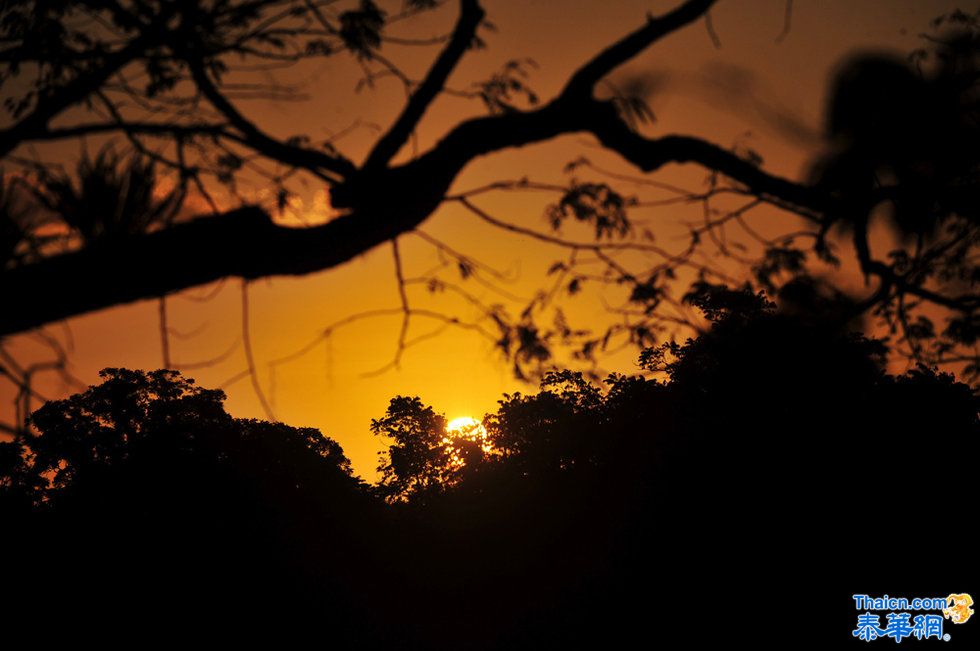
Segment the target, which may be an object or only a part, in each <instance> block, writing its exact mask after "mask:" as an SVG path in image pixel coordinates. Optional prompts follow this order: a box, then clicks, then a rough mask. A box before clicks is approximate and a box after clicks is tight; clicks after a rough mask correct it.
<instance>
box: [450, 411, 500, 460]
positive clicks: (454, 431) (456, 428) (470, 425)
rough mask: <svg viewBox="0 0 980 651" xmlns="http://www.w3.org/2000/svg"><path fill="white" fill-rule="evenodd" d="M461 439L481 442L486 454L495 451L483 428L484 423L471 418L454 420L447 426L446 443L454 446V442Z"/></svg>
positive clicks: (461, 417) (462, 417) (465, 417)
mask: <svg viewBox="0 0 980 651" xmlns="http://www.w3.org/2000/svg"><path fill="white" fill-rule="evenodd" d="M460 439H462V440H466V441H477V442H479V443H480V448H481V449H482V450H483V451H484V452H487V453H489V452H491V451H493V446H492V445H491V444H490V441H489V438H488V436H487V430H486V428H485V427H483V423H481V422H480V421H478V420H477V419H475V418H472V417H470V416H460V417H459V418H454V419H453V420H451V421H449V423H448V424H447V425H446V439H445V442H446V443H448V444H449V445H452V443H453V441H458V440H460Z"/></svg>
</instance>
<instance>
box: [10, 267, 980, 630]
mask: <svg viewBox="0 0 980 651" xmlns="http://www.w3.org/2000/svg"><path fill="white" fill-rule="evenodd" d="M690 300H691V301H692V302H693V303H695V304H696V305H698V306H699V307H700V308H701V309H702V310H703V311H704V312H705V313H706V314H707V315H708V316H709V318H710V319H711V321H712V327H711V329H710V330H709V331H708V332H706V333H705V334H703V335H701V336H700V337H698V338H696V339H691V340H688V341H686V342H684V343H683V344H671V345H666V346H663V347H661V348H658V349H652V350H648V351H647V352H646V353H645V354H644V356H643V358H642V363H643V365H644V366H645V367H646V368H647V369H648V370H650V371H659V372H662V375H661V376H659V377H657V378H654V379H644V378H642V377H625V376H612V377H610V378H609V379H608V380H607V387H606V388H605V389H604V390H600V388H598V387H596V386H594V385H592V384H590V383H589V382H588V381H586V380H585V379H583V377H582V376H581V375H578V374H575V373H570V372H559V373H554V374H551V375H549V376H548V377H547V378H545V381H544V382H543V384H542V388H541V391H540V392H539V393H538V394H536V395H520V394H518V395H511V396H505V397H504V399H503V400H501V403H500V407H499V409H498V410H497V412H496V413H495V414H492V415H489V416H488V417H487V418H486V419H485V424H486V426H487V430H488V440H489V441H490V442H491V443H492V444H493V445H494V450H493V451H492V453H484V454H473V455H470V456H465V457H463V463H462V464H461V463H460V462H459V461H460V457H459V456H457V457H455V458H452V455H451V454H448V453H447V451H446V446H447V445H451V444H452V442H451V439H449V438H447V437H446V436H445V434H444V432H439V431H438V430H439V428H440V427H444V420H443V419H442V418H441V417H440V416H439V415H438V414H437V413H436V412H434V411H433V410H431V409H430V408H427V407H425V405H423V404H422V403H421V402H420V401H419V400H417V399H410V398H397V399H395V400H393V401H392V407H391V408H390V409H389V410H388V413H387V414H386V415H385V416H384V417H383V418H381V419H379V420H377V421H374V429H375V430H376V431H377V432H378V433H381V434H386V435H389V436H392V438H393V445H392V448H391V450H390V452H389V455H388V456H387V457H385V458H383V459H382V468H383V469H384V468H389V469H391V471H390V472H389V473H388V474H387V475H384V477H383V480H382V485H381V486H382V488H381V490H378V489H376V488H374V487H369V486H367V485H365V484H363V483H361V482H359V481H358V480H357V479H355V478H353V477H351V475H350V469H349V465H348V463H347V461H346V458H345V457H344V456H343V452H342V451H341V450H340V448H339V446H337V445H336V443H334V442H332V441H330V440H329V439H326V438H323V437H322V436H321V435H320V434H319V433H318V432H316V431H314V430H309V429H297V428H292V427H289V426H286V425H283V424H280V423H265V422H260V421H248V420H240V419H234V418H232V417H231V416H229V415H228V414H227V413H225V412H224V410H223V407H222V404H221V401H222V398H223V396H222V394H221V393H220V392H218V391H209V390H205V389H201V388H199V387H196V386H195V385H193V384H192V383H191V382H190V381H188V380H185V379H183V378H181V377H180V376H179V375H178V374H176V373H173V372H166V371H157V372H153V373H141V372H136V371H124V370H107V371H106V372H105V373H104V378H105V381H104V382H103V384H101V385H99V386H97V387H93V388H91V389H89V391H87V392H85V393H83V394H79V395H76V396H73V397H72V398H69V399H67V400H64V401H56V402H52V403H49V404H47V405H45V406H44V407H43V408H41V409H40V410H38V411H37V412H35V414H34V415H33V417H32V421H33V423H34V425H35V427H36V428H37V430H38V431H39V434H38V435H37V436H34V437H31V438H29V439H24V440H22V441H20V442H18V443H17V444H9V445H6V446H4V447H3V448H2V449H0V463H2V464H3V466H2V476H3V477H4V480H3V482H2V483H0V487H2V493H0V495H2V498H3V501H2V504H3V507H4V509H5V512H6V513H8V514H9V516H5V518H7V519H6V521H7V522H11V523H17V525H18V526H16V527H13V528H11V529H10V531H12V532H13V534H12V535H8V536H7V538H6V539H5V541H4V542H5V543H8V544H9V543H14V544H16V546H15V547H13V548H12V549H14V550H15V552H14V554H8V555H7V556H5V558H6V559H7V560H8V568H10V569H9V571H8V575H9V576H11V577H12V579H11V583H10V585H12V586H17V587H16V589H14V590H12V591H11V594H14V595H18V599H16V604H15V605H16V606H19V607H21V609H22V610H23V611H24V612H25V613H27V615H32V616H35V617H41V618H43V619H45V620H50V621H53V622H58V623H59V625H64V623H65V622H75V623H76V624H77V625H85V623H86V622H88V623H90V622H92V621H99V622H103V623H105V624H106V625H111V627H112V629H113V630H116V631H118V630H131V631H134V634H142V635H146V634H147V633H146V632H147V631H159V630H167V631H172V632H180V633H181V634H183V633H186V632H187V631H189V630H191V627H192V625H193V626H204V627H206V628H207V629H209V630H211V631H220V632H221V634H222V635H225V636H228V635H238V636H241V635H255V634H258V633H259V632H262V633H269V634H274V635H277V636H279V637H280V638H282V637H283V636H290V635H298V634H301V633H310V632H319V633H321V634H323V635H325V637H324V638H323V639H324V643H329V644H330V645H331V646H339V647H352V648H419V649H433V648H436V649H437V648H445V649H460V648H474V649H491V648H501V649H503V648H506V649H514V648H552V647H556V648H557V647H565V648H583V649H584V648H618V647H619V646H622V645H626V644H635V643H636V642H637V641H638V640H643V641H646V642H649V643H651V644H653V643H655V642H658V641H659V642H661V643H663V644H667V645H673V644H676V643H678V642H681V643H682V644H693V643H695V642H696V643H697V644H698V645H700V644H705V645H711V644H716V645H721V644H727V643H731V641H732V640H735V639H741V638H744V639H745V640H746V641H747V642H751V643H752V644H754V645H756V646H763V647H767V646H778V647H782V646H784V645H785V644H786V641H787V640H791V639H796V638H800V639H803V638H804V637H805V639H806V640H808V641H810V642H815V643H819V642H824V643H825V646H827V647H828V648H835V647H836V646H837V645H839V644H841V643H843V642H842V641H847V640H850V639H852V638H851V637H850V632H851V630H853V628H854V625H855V621H856V619H855V611H854V607H853V602H852V601H851V595H852V594H856V593H865V594H872V595H880V594H884V593H888V594H891V595H903V596H909V597H913V596H945V595H946V594H949V592H950V591H960V590H964V589H969V587H970V586H972V585H975V583H971V582H972V581H975V578H972V576H973V575H971V574H970V572H971V571H972V570H971V569H970V567H969V564H968V562H967V563H964V562H963V561H962V560H957V559H955V558H952V559H951V558H950V557H949V555H948V550H949V549H950V541H957V540H968V535H969V532H970V515H969V514H970V513H971V506H970V504H969V498H970V492H969V491H970V484H969V480H970V478H971V477H972V476H973V474H972V473H973V471H974V469H975V467H976V461H977V433H978V431H977V398H976V396H975V395H974V394H973V392H972V391H971V390H970V388H969V387H967V386H966V385H963V384H960V383H957V382H955V381H954V380H953V378H952V377H951V376H948V375H943V374H938V373H935V372H933V371H931V370H929V369H925V368H918V369H915V370H913V371H911V372H910V373H908V374H906V375H903V376H893V375H889V374H888V373H886V372H885V371H884V369H883V366H882V359H883V355H882V347H881V345H880V343H878V342H875V341H872V340H869V339H866V338H864V337H861V336H858V335H854V334H851V333H848V332H847V331H846V330H844V329H842V328H841V327H840V326H839V324H835V323H828V322H827V321H826V320H823V319H819V318H814V317H813V316H810V317H807V316H805V315H803V314H800V313H795V312H794V313H792V314H790V313H781V312H779V311H777V310H776V309H775V308H774V307H773V306H772V305H771V304H770V303H768V302H767V301H766V300H765V298H764V297H762V296H759V295H754V294H751V293H748V292H739V291H732V290H725V289H720V288H713V289H712V288H708V287H705V288H703V291H702V292H700V293H698V294H696V295H692V296H691V297H690ZM19 446H20V447H19ZM22 452H26V454H22ZM408 452H412V454H411V455H409V456H411V457H412V459H414V460H415V461H419V460H421V461H420V463H414V461H413V462H412V463H409V462H408V461H411V460H406V459H403V458H402V457H405V456H406V455H407V454H408ZM440 464H442V466H441V465H440ZM447 464H448V465H447ZM416 480H418V481H416ZM393 498H394V499H393ZM954 553H955V552H954ZM14 558H16V559H18V562H17V563H11V560H12V559H14ZM41 603H43V608H40V607H38V606H37V604H41ZM25 617H26V616H25ZM28 619H29V618H27V619H25V620H24V621H27V620H28ZM966 628H967V627H964V628H963V629H960V628H957V629H956V631H955V632H956V634H957V637H958V638H960V639H964V641H965V640H966V639H968V638H969V632H968V631H966V630H965V629H966Z"/></svg>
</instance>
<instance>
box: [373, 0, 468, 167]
mask: <svg viewBox="0 0 980 651" xmlns="http://www.w3.org/2000/svg"><path fill="white" fill-rule="evenodd" d="M459 4H460V12H459V20H458V21H457V23H456V28H455V29H454V30H453V35H452V38H450V39H449V43H448V44H447V45H446V47H445V49H443V51H442V53H440V54H439V56H438V58H436V60H435V62H434V63H433V64H432V68H431V69H430V70H429V73H428V74H427V75H426V76H425V79H424V80H422V83H421V84H419V87H418V88H417V89H416V90H415V92H414V93H412V96H411V97H410V98H409V100H408V104H407V105H406V106H405V109H404V110H403V111H402V114H401V115H399V116H398V119H397V120H395V123H394V124H393V125H391V128H390V129H389V130H388V131H387V132H386V133H385V134H384V135H383V136H382V137H381V138H380V139H379V140H378V142H377V144H376V145H375V146H374V149H373V150H372V151H371V153H370V154H369V155H368V157H367V160H366V161H365V163H364V167H365V169H371V168H375V167H383V166H384V165H387V164H388V162H389V161H390V160H391V159H392V158H393V157H394V156H395V154H397V153H398V150H399V149H401V147H402V145H404V144H405V142H406V141H407V140H408V138H409V136H411V134H412V131H413V130H414V129H415V127H416V126H417V125H418V123H419V120H421V119H422V116H423V114H424V113H425V111H426V110H427V109H428V108H429V105H430V104H431V103H432V101H433V100H434V99H435V98H436V96H437V95H438V94H439V92H440V91H441V90H442V89H443V87H444V86H445V85H446V80H447V79H448V78H449V75H450V73H452V71H453V70H454V69H455V68H456V65H457V64H458V63H459V61H460V59H462V58H463V55H464V54H465V53H466V50H468V49H469V47H470V45H471V44H472V42H473V38H474V37H475V36H476V28H477V27H478V26H479V24H480V21H481V20H483V16H484V12H483V9H482V8H481V7H480V5H479V3H478V2H477V0H460V3H459Z"/></svg>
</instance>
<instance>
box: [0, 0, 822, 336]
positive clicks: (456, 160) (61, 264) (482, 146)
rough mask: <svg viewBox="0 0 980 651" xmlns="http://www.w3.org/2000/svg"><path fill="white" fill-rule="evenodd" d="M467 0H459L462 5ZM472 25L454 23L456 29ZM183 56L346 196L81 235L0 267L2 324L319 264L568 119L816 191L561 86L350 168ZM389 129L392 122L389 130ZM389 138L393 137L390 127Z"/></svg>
mask: <svg viewBox="0 0 980 651" xmlns="http://www.w3.org/2000/svg"><path fill="white" fill-rule="evenodd" d="M467 5H468V3H466V2H464V4H463V7H464V12H466V11H467V9H466V7H467ZM710 5H711V2H709V1H707V0H700V1H696V2H695V1H691V2H687V3H685V4H684V5H682V6H681V8H680V9H678V10H676V11H674V12H672V13H671V14H668V15H667V16H665V17H664V18H661V19H651V20H650V21H649V22H648V23H647V25H646V26H645V27H644V28H641V29H640V30H638V31H637V32H634V33H633V34H630V35H628V36H627V37H626V38H624V39H623V40H621V41H620V42H619V43H617V44H614V45H613V46H611V47H610V48H607V49H606V50H604V51H603V52H601V53H600V54H599V55H597V56H596V57H595V58H594V59H592V60H591V61H590V62H588V63H587V64H586V65H585V66H583V68H582V69H581V70H580V71H579V72H578V73H576V74H575V75H573V78H572V81H571V82H570V83H569V86H568V87H569V88H573V89H574V88H577V87H578V86H580V85H582V84H594V83H595V81H597V80H598V79H599V78H601V77H602V76H603V75H604V74H606V73H607V72H609V71H610V70H611V69H613V68H614V67H616V66H617V65H619V64H620V63H622V62H623V61H625V60H627V59H628V58H629V57H631V56H634V55H635V54H636V53H638V52H639V51H641V50H642V49H644V48H645V47H647V46H648V45H650V44H651V43H653V42H654V41H656V40H657V39H658V38H660V37H661V36H663V35H664V34H667V33H669V32H670V31H671V30H674V29H677V28H679V27H681V26H683V25H686V24H688V23H690V22H691V21H693V20H695V19H696V18H697V17H698V16H699V15H702V14H703V12H704V11H705V10H706V9H707V8H708V7H709V6H710ZM474 7H475V8H474ZM469 11H470V12H475V13H472V15H470V16H469V18H468V19H467V21H466V22H465V25H471V24H472V21H473V20H477V21H478V20H479V18H478V16H479V13H480V12H479V8H478V7H476V5H475V3H473V4H472V5H471V8H470V9H469ZM461 22H462V19H461ZM468 29H469V28H466V29H461V30H457V32H458V33H459V34H466V33H468V31H467V30H468ZM459 43H460V46H459V47H462V46H463V45H465V44H467V42H465V41H464V40H462V39H461V40H460V41H459ZM464 49H465V48H464ZM447 51H449V49H448V48H447ZM453 52H456V54H453ZM459 54H461V52H457V51H456V50H453V51H452V52H450V53H449V54H447V53H445V52H444V53H443V57H440V61H442V63H441V64H440V63H439V62H437V63H436V65H435V66H434V72H432V73H430V77H431V78H432V79H433V80H434V81H433V82H432V85H433V86H437V85H438V84H436V82H437V81H439V79H443V80H444V78H445V75H448V73H449V72H450V71H451V69H452V67H453V66H454V65H455V58H458V56H459ZM454 57H455V58H454ZM191 68H192V75H193V77H194V79H195V82H196V83H197V85H198V87H199V88H200V89H201V92H202V93H203V94H204V95H205V96H206V97H207V99H208V100H209V101H210V102H211V103H212V104H214V106H215V107H216V108H217V109H218V110H219V111H220V112H221V113H222V114H223V115H224V116H225V118H227V119H228V120H229V122H230V123H231V124H232V126H233V127H234V128H235V129H237V130H238V131H240V132H242V134H243V137H244V138H245V140H246V141H247V143H248V144H249V145H250V146H252V147H253V148H255V149H256V150H257V151H260V152H262V153H264V154H265V155H268V156H270V157H272V158H275V159H276V160H280V161H282V162H286V163H289V164H292V165H296V166H299V167H305V168H321V169H327V170H330V171H332V172H334V173H335V174H338V175H340V176H343V177H346V179H345V180H344V181H343V182H341V183H339V185H337V186H336V187H335V188H334V191H333V194H332V202H333V205H334V206H337V207H346V208H348V209H349V213H348V214H346V215H344V216H342V217H339V218H337V219H335V220H333V221H331V222H328V223H327V224H324V225H322V226H316V227H310V228H285V227H281V226H277V225H275V224H274V223H273V222H272V221H271V219H270V218H269V216H268V215H267V214H265V213H264V212H263V211H261V210H260V209H258V208H254V207H253V208H243V209H240V210H236V211H232V212H229V213H226V214H221V215H217V216H211V217H202V218H199V219H196V220H193V221H189V222H184V223H180V224H177V225H174V226H171V227H168V228H166V229H164V230H161V231H158V232H154V233H150V234H145V235H139V236H134V237H131V238H128V239H126V240H122V241H115V242H105V243H102V244H93V245H89V246H86V247H84V248H83V249H81V250H78V251H74V252H70V253H65V254H61V255H55V256H52V257H50V258H47V259H43V260H41V261H39V262H35V263H31V264H29V265H25V266H23V267H15V268H13V269H9V270H7V271H3V272H0V304H2V305H4V306H5V311H4V313H3V314H2V315H0V335H5V334H11V333H15V332H20V331H23V330H27V329H29V328H32V327H36V326H38V325H41V324H44V323H48V322H51V321H57V320H60V319H64V318H68V317H72V316H75V315H79V314H84V313H86V312H90V311H93V310H98V309H103V308H107V307H111V306H114V305H120V304H123V303H128V302H131V301H135V300H139V299H143V298H150V297H157V296H161V295H165V294H168V293H171V292H175V291H180V290H183V289H186V288H189V287H193V286H196V285H202V284H206V283H209V282H213V281H216V280H219V279H221V278H225V277H229V276H234V277H240V278H244V279H254V278H260V277H266V276H274V275H300V274H307V273H312V272H315V271H320V270H324V269H329V268H331V267H334V266H337V265H339V264H342V263H344V262H347V261H348V260H351V259H352V258H354V257H356V256H358V255H360V254H363V253H365V252H367V251H369V250H371V249H372V248H374V247H375V246H377V245H379V244H381V243H383V242H385V241H388V240H391V239H393V238H394V237H396V236H398V235H400V234H401V233H404V232H407V231H410V230H412V229H414V228H415V227H416V226H418V225H419V224H420V223H422V221H424V220H425V219H426V218H427V217H428V216H429V215H430V214H431V213H432V212H433V211H434V210H435V209H436V208H437V207H438V206H439V205H440V203H441V202H442V201H443V199H444V197H445V193H446V191H447V190H448V188H449V186H450V185H451V183H452V181H453V179H454V178H455V177H456V176H457V175H458V174H459V172H460V171H461V170H462V169H463V168H464V167H465V166H466V165H467V164H468V163H469V162H471V161H472V160H474V159H475V158H477V157H479V156H481V155H485V154H488V153H491V152H496V151H501V150H504V149H507V148H512V147H520V146H523V145H527V144H530V143H537V142H542V141H545V140H548V139H550V138H553V137H556V136H558V135H562V134H569V133H574V132H589V133H593V134H595V135H596V137H597V138H598V139H599V140H600V141H601V142H602V143H603V144H604V145H606V146H607V147H610V148H611V149H613V150H615V151H617V152H619V153H620V154H621V155H623V156H624V157H625V158H626V159H627V160H629V161H631V162H633V163H634V164H636V165H637V166H638V167H640V168H641V169H644V170H646V171H653V170H655V169H657V168H659V167H661V166H663V165H665V164H667V163H670V162H695V163H699V164H701V165H704V166H706V167H708V168H710V169H713V170H717V171H719V172H721V173H722V174H725V175H727V176H730V177H731V178H732V179H734V180H735V181H737V182H739V183H741V184H743V185H745V186H746V187H747V188H748V190H749V191H750V192H752V193H756V194H759V195H762V196H767V197H774V198H777V199H778V200H779V201H781V202H784V203H787V204H790V205H793V206H799V207H801V208H802V209H805V210H807V211H820V210H821V209H822V208H823V207H824V206H825V204H826V200H825V198H824V197H821V196H820V195H819V194H818V193H816V192H815V191H814V190H812V189H810V188H806V187H804V186H801V185H798V184H795V183H792V182H790V181H786V180H783V179H780V178H778V177H775V176H772V175H769V174H767V173H765V172H763V171H762V170H760V169H759V168H758V167H756V166H755V165H752V164H751V163H749V162H747V161H744V160H742V159H741V158H739V157H738V156H736V155H735V154H733V153H731V152H728V151H726V150H724V149H721V148H719V147H717V146H715V145H712V144H710V143H707V142H704V141H702V140H699V139H696V138H690V137H683V136H667V137H663V138H659V139H647V138H644V137H642V136H640V135H638V134H636V133H634V132H632V131H631V130H629V129H628V127H627V126H626V125H625V124H624V123H623V122H622V120H621V118H620V117H619V116H618V115H617V113H616V110H615V107H614V106H612V105H611V104H610V103H608V102H600V101H598V100H595V99H594V98H593V97H592V95H591V92H589V93H579V92H569V91H566V92H564V93H562V94H561V95H559V96H558V97H557V98H556V99H554V100H552V101H551V102H550V103H548V104H547V105H545V106H543V107H542V108H540V109H538V110H535V111H528V112H513V113H506V114H502V115H495V116H489V117H485V118H481V119H476V120H470V121H467V122H464V123H462V124H460V125H458V126H457V127H456V128H454V129H452V130H451V131H450V132H449V133H448V134H447V135H446V136H445V137H444V138H443V139H442V140H441V141H440V142H439V143H437V144H436V145H435V146H434V147H433V148H432V149H431V150H429V151H428V152H426V153H425V154H423V155H422V156H420V157H419V158H417V159H415V160H413V161H411V162H409V163H407V164H405V165H402V166H400V167H395V168H387V167H384V168H382V169H364V170H361V171H356V172H355V170H354V169H353V166H352V165H351V164H350V163H349V162H348V161H346V160H343V159H337V158H333V157H332V156H329V155H327V154H324V153H321V152H315V151H313V150H306V149H303V148H298V147H294V146H292V145H290V144H287V143H282V142H279V141H277V140H275V139H273V138H271V137H270V136H268V135H266V134H264V133H263V132H261V131H260V130H259V129H258V128H257V127H256V126H255V125H254V124H252V123H251V122H250V121H249V120H248V119H247V118H245V117H244V116H243V115H241V114H240V113H239V112H238V111H237V109H235V108H234V106H233V105H231V103H230V102H228V100H227V99H226V98H225V97H224V96H223V95H222V94H221V92H220V90H219V89H218V88H217V87H216V86H215V84H214V83H213V82H212V80H211V79H210V78H209V77H208V75H207V73H206V72H205V69H204V68H203V65H202V64H201V63H196V64H192V66H191ZM436 68H438V70H436ZM427 88H428V87H427ZM419 92H420V93H421V88H420V91H419ZM431 92H432V91H431V89H430V90H426V91H425V93H422V94H421V95H419V99H418V101H417V104H412V102H411V101H410V106H415V107H416V108H413V109H412V111H414V112H417V113H418V115H419V116H421V112H424V109H425V106H426V105H427V104H428V103H429V101H431V96H430V93H431ZM417 95H418V93H417ZM427 97H428V99H426V98H427ZM413 114H414V113H413ZM399 122H400V123H401V122H403V124H404V125H406V126H405V127H403V128H408V129H409V130H410V129H411V128H412V125H414V121H413V120H412V119H410V118H405V119H404V121H402V120H400V121H399ZM396 127H397V124H396ZM401 128H402V127H399V128H398V129H401ZM396 130H397V129H396V128H393V131H392V133H394V132H395V131H396ZM393 138H394V140H392V141H391V142H393V143H394V142H395V141H397V140H398V138H397V137H395V136H393ZM402 142H403V141H402ZM390 146H394V145H390ZM390 146H389V145H386V147H390ZM382 158H384V157H383V156H382ZM379 189H381V191H379Z"/></svg>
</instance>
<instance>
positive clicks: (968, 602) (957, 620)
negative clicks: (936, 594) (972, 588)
mask: <svg viewBox="0 0 980 651" xmlns="http://www.w3.org/2000/svg"><path fill="white" fill-rule="evenodd" d="M972 605H973V597H971V596H970V595H968V594H966V593H965V592H964V593H963V594H951V595H949V596H948V597H946V606H947V607H946V608H943V617H945V618H946V619H951V620H953V623H954V624H962V623H963V622H965V621H966V620H968V619H970V616H971V615H973V609H972V608H970V606H972Z"/></svg>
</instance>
